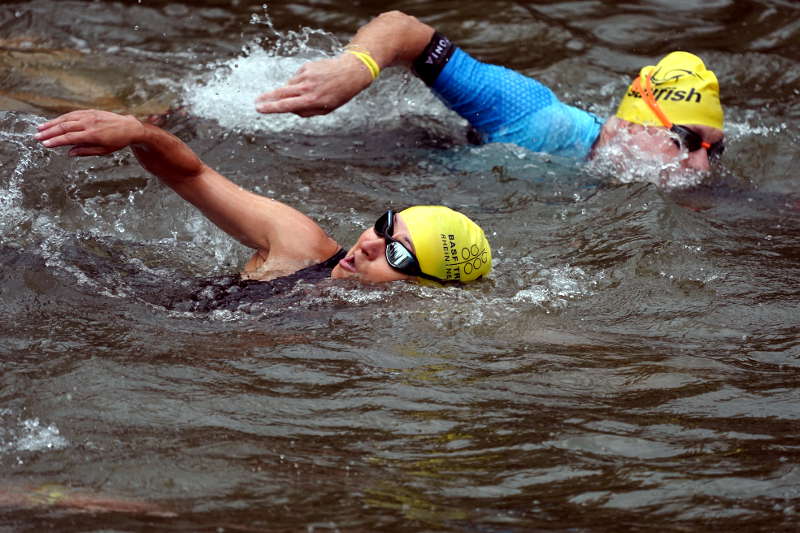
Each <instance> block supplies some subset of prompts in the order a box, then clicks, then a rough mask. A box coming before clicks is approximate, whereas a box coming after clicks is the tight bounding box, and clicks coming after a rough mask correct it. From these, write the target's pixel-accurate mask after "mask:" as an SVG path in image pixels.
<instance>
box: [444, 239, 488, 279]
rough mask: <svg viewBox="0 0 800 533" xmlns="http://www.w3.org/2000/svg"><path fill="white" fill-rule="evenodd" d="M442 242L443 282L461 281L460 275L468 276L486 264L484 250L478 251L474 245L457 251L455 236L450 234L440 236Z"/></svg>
mask: <svg viewBox="0 0 800 533" xmlns="http://www.w3.org/2000/svg"><path fill="white" fill-rule="evenodd" d="M440 238H441V240H442V252H443V253H444V273H445V274H444V278H443V279H444V280H445V281H454V280H455V281H457V280H460V279H461V277H462V276H461V273H462V271H463V273H464V274H465V275H469V274H471V273H472V272H474V271H476V270H480V269H481V268H482V267H483V265H484V264H485V263H487V262H488V260H489V258H488V255H489V254H488V253H487V250H486V248H484V249H480V248H478V246H477V245H476V244H473V245H472V246H470V247H466V246H464V247H462V248H461V250H459V248H458V245H457V244H456V236H455V235H452V234H446V233H442V234H440Z"/></svg>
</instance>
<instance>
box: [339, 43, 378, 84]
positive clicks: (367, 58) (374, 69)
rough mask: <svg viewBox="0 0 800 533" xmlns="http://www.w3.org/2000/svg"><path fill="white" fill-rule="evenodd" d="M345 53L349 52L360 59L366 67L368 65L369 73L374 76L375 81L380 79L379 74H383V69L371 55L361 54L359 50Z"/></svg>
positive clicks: (348, 51)
mask: <svg viewBox="0 0 800 533" xmlns="http://www.w3.org/2000/svg"><path fill="white" fill-rule="evenodd" d="M345 52H347V53H348V54H353V55H354V56H356V57H357V58H358V59H360V60H361V62H362V63H364V65H366V67H367V69H368V70H369V73H370V74H372V79H373V80H374V79H375V78H377V77H378V74H380V73H381V68H380V67H379V66H378V63H377V62H376V61H375V60H374V59H372V56H371V55H369V54H368V53H366V52H359V51H358V50H345Z"/></svg>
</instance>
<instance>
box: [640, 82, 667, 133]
mask: <svg viewBox="0 0 800 533" xmlns="http://www.w3.org/2000/svg"><path fill="white" fill-rule="evenodd" d="M642 77H644V75H640V76H639V77H637V78H636V79H635V80H634V81H633V89H634V90H635V91H638V93H639V94H641V95H642V99H643V100H644V103H645V104H647V107H649V108H650V110H651V111H652V112H653V114H655V116H656V117H658V120H660V121H661V124H662V125H663V126H664V127H665V128H667V129H669V128H671V127H672V121H670V119H668V118H667V115H666V114H665V113H664V111H663V110H662V109H661V107H660V106H659V105H658V102H656V99H655V96H653V90H652V88H651V84H650V78H652V77H653V74H652V73H651V74H648V75H647V77H645V78H644V79H645V81H646V82H647V85H646V86H645V87H642V82H641V79H642Z"/></svg>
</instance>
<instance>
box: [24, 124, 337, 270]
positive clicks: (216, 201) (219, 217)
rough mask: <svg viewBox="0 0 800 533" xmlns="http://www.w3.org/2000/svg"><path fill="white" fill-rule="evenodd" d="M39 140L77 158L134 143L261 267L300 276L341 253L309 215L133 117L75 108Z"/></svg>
mask: <svg viewBox="0 0 800 533" xmlns="http://www.w3.org/2000/svg"><path fill="white" fill-rule="evenodd" d="M36 138H37V139H38V140H39V141H41V142H42V144H43V145H44V146H46V147H48V148H55V147H58V146H71V147H72V148H71V149H70V150H69V155H71V156H89V155H105V154H110V153H112V152H115V151H117V150H120V149H122V148H124V147H126V146H130V147H131V149H132V150H133V153H134V154H135V155H136V157H137V158H138V160H139V162H140V163H141V164H142V166H143V167H144V168H146V169H147V170H148V171H150V172H152V173H153V174H155V175H156V176H158V177H159V178H160V179H161V181H163V182H164V183H165V184H167V185H169V186H170V187H171V188H172V189H174V190H175V192H177V193H178V194H179V195H180V196H181V197H183V198H184V199H185V200H187V201H189V202H190V203H192V204H193V205H194V206H195V207H197V208H198V209H200V210H201V211H202V212H203V214H204V215H205V216H206V217H208V218H209V219H210V220H211V221H212V222H213V223H214V224H216V225H217V226H219V227H220V228H221V229H222V230H224V231H225V232H226V233H228V234H229V235H231V236H232V237H234V238H235V239H237V240H238V241H240V242H241V243H242V244H244V245H245V246H249V247H250V248H254V249H255V250H257V253H256V255H257V257H259V258H260V261H259V265H260V264H262V263H264V262H265V261H268V264H269V265H274V266H275V268H276V269H279V270H281V271H293V270H297V269H299V268H303V267H304V266H308V265H309V264H312V263H316V262H320V261H324V260H325V259H327V258H329V257H330V256H332V255H333V254H334V253H335V252H336V250H337V249H338V245H337V244H336V242H335V241H333V239H331V238H330V237H328V235H327V234H326V233H325V232H324V231H323V230H322V228H320V227H319V225H318V224H317V223H316V222H314V221H313V220H311V219H310V218H308V217H307V216H305V215H304V214H302V213H300V212H299V211H297V210H296V209H294V208H292V207H289V206H288V205H286V204H283V203H281V202H278V201H276V200H272V199H270V198H266V197H263V196H259V195H257V194H254V193H251V192H248V191H246V190H244V189H242V188H241V187H239V186H238V185H236V184H235V183H233V182H231V181H230V180H228V179H227V178H225V177H224V176H222V175H221V174H219V173H218V172H216V171H215V170H213V169H211V168H210V167H208V166H207V165H205V164H204V163H203V162H202V161H201V160H200V158H198V157H197V155H196V154H195V153H194V152H193V151H192V150H191V149H190V148H189V147H188V146H187V145H186V144H185V143H184V142H183V141H181V140H180V139H178V138H177V137H175V136H173V135H171V134H170V133H168V132H166V131H164V130H162V129H160V128H157V127H155V126H152V125H150V124H143V123H141V122H139V121H138V120H136V119H135V118H134V117H132V116H121V115H117V114H115V113H109V112H105V111H94V110H83V111H73V112H71V113H67V114H66V115H62V116H60V117H58V118H56V119H54V120H51V121H49V122H47V123H45V124H42V125H41V126H39V133H38V134H37V135H36ZM251 263H252V261H251Z"/></svg>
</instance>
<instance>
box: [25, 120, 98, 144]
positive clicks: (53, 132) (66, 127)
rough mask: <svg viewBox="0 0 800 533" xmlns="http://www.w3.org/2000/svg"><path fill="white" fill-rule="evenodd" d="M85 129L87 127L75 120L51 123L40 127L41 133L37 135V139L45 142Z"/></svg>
mask: <svg viewBox="0 0 800 533" xmlns="http://www.w3.org/2000/svg"><path fill="white" fill-rule="evenodd" d="M85 129H86V127H85V126H84V125H83V124H81V123H80V122H77V121H75V120H69V119H66V120H62V121H50V122H48V123H46V124H42V125H41V126H39V133H37V134H36V139H37V140H39V141H45V140H47V139H52V138H53V137H58V136H60V135H66V134H68V133H74V132H80V131H84V130H85Z"/></svg>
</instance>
